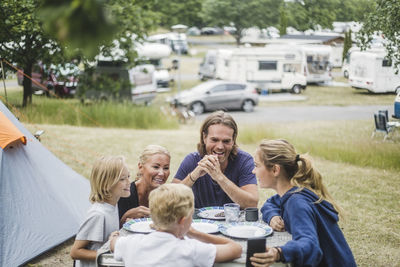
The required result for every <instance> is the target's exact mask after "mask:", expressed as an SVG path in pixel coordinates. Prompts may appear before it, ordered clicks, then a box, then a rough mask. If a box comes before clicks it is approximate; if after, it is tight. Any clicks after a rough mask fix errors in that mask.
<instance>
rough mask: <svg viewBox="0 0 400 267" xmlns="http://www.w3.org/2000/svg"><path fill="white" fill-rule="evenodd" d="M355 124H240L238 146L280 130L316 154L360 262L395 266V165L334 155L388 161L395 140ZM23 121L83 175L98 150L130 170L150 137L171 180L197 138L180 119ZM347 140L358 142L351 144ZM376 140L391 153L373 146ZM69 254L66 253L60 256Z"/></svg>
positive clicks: (194, 128)
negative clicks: (161, 124)
mask: <svg viewBox="0 0 400 267" xmlns="http://www.w3.org/2000/svg"><path fill="white" fill-rule="evenodd" d="M353 123H354V124H355V125H356V126H357V127H353V128H351V129H349V128H350V127H349V124H351V122H320V123H317V124H315V123H313V125H314V126H313V125H310V124H309V123H296V124H293V125H291V127H288V126H287V125H285V124H279V123H275V124H272V125H270V126H269V127H268V128H266V129H256V128H255V126H254V125H240V134H239V145H240V147H242V148H243V149H244V150H246V151H248V152H250V153H251V154H254V151H255V149H256V145H257V143H258V142H259V141H260V140H261V139H262V138H278V137H281V138H282V137H283V138H286V139H288V140H289V141H291V142H292V143H293V144H294V145H295V146H296V147H297V148H298V150H299V152H300V153H306V152H309V154H310V156H312V157H313V158H314V159H315V165H316V167H317V169H319V170H320V172H321V173H322V174H323V177H324V181H325V183H326V184H327V187H328V189H329V191H330V192H331V194H332V195H333V196H334V198H335V199H336V200H337V202H338V203H339V204H340V205H341V206H342V207H343V208H344V209H345V211H346V212H347V215H346V218H345V220H344V221H341V222H340V226H341V227H342V229H343V232H344V234H345V236H346V238H347V240H348V242H349V244H350V246H351V248H352V250H353V253H354V255H355V258H356V261H357V263H358V265H359V266H371V265H372V266H396V264H398V263H399V262H400V254H398V253H397V252H398V248H399V244H400V207H399V205H398V199H399V198H400V193H399V192H400V183H399V179H400V175H399V170H398V168H396V167H385V164H383V165H379V164H378V165H376V166H374V165H373V164H369V163H363V164H359V163H358V162H353V163H352V162H351V160H349V159H348V158H347V157H341V156H340V155H345V154H346V149H347V150H349V151H353V150H354V151H357V153H358V154H357V155H355V156H354V157H355V158H362V156H363V154H366V158H368V155H369V154H368V153H370V154H373V151H374V150H376V149H378V152H377V153H378V154H379V155H378V156H377V158H380V161H382V162H386V161H387V162H391V160H392V157H393V156H395V157H397V158H399V154H400V144H399V143H394V142H387V143H385V144H382V142H381V141H379V140H378V139H376V140H371V139H370V138H369V134H370V133H371V130H372V128H371V127H372V126H371V125H370V122H367V121H357V122H353ZM318 125H319V126H320V127H318ZM27 127H28V128H29V130H30V131H31V132H34V131H36V130H38V129H43V130H45V134H44V136H43V137H42V143H43V144H44V145H45V146H46V147H48V148H49V150H51V151H52V152H53V153H55V154H56V155H57V156H58V157H59V158H60V159H62V160H63V161H64V162H65V163H66V164H68V165H69V166H71V167H72V168H73V169H74V170H76V171H77V172H78V173H81V174H82V175H83V176H85V177H88V176H89V173H90V169H91V166H92V164H93V162H94V160H95V159H96V158H97V157H99V156H100V155H104V154H122V155H124V156H125V157H126V158H127V163H128V166H129V168H130V169H131V171H132V173H136V171H137V161H138V155H139V153H140V151H141V150H142V149H143V148H144V147H145V146H146V145H148V144H160V145H163V146H165V147H167V148H168V149H169V150H170V152H171V155H172V161H171V176H170V179H172V177H173V175H174V174H175V172H176V170H177V168H178V167H179V164H180V162H181V160H182V159H183V157H184V156H185V155H186V154H187V153H189V152H191V151H193V150H195V147H196V143H197V142H198V138H199V137H198V128H199V123H196V124H195V125H185V126H181V127H180V128H179V130H134V129H106V128H94V127H75V126H66V125H64V126H56V125H33V124H29V125H27ZM268 129H272V130H268ZM317 137H318V138H317ZM313 140H314V141H315V145H313ZM356 141H357V142H356ZM352 142H356V144H354V146H352V145H351V143H352ZM370 143H372V145H371V144H370ZM380 145H383V146H384V148H386V149H387V150H388V151H391V152H390V153H385V151H379V147H380ZM315 147H319V149H315ZM334 148H336V150H335V149H334ZM358 148H363V149H358ZM340 150H344V151H342V152H340ZM338 151H339V152H338ZM354 153H355V152H354ZM361 161H363V160H361ZM398 162H399V161H397V163H398ZM133 176H134V175H133ZM272 194H273V192H272V191H271V190H264V189H260V202H259V206H261V205H262V203H263V202H264V201H265V200H266V198H267V197H269V196H271V195H272ZM378 224H379V225H378ZM70 245H71V243H66V244H65V245H64V247H62V249H61V251H63V252H60V249H59V250H54V251H53V252H52V253H48V254H46V256H45V257H41V258H39V259H37V260H36V261H34V262H33V263H35V264H38V266H40V265H41V264H45V263H46V262H47V261H49V260H51V259H54V257H55V258H57V257H60V254H63V253H64V254H65V251H68V249H69V247H70ZM68 260H69V259H68V257H66V259H64V261H68ZM66 266H67V265H66ZM397 266H398V265H397Z"/></svg>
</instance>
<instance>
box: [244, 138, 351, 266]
mask: <svg viewBox="0 0 400 267" xmlns="http://www.w3.org/2000/svg"><path fill="white" fill-rule="evenodd" d="M255 165H256V166H255V168H254V170H253V173H254V174H256V176H257V178H258V179H259V180H260V187H262V188H271V189H274V190H275V191H276V192H277V193H278V194H276V195H274V196H272V197H271V198H269V199H268V200H267V201H266V202H265V204H264V206H263V207H262V208H261V212H262V215H263V220H264V221H265V222H267V223H269V224H270V226H271V227H272V228H273V229H274V230H275V231H284V230H285V229H286V230H287V231H288V232H289V233H291V234H292V237H293V240H291V241H289V242H288V243H286V244H285V245H284V246H281V247H273V248H269V249H268V250H267V252H265V253H255V254H254V256H253V257H251V258H250V260H251V261H252V263H253V265H254V266H269V265H270V264H272V263H274V262H276V261H283V262H291V263H292V264H293V265H294V266H327V267H336V266H341V267H345V266H347V267H354V266H356V263H355V261H354V257H353V254H352V252H351V250H350V247H349V245H348V244H347V242H346V239H345V238H344V235H343V233H342V231H341V230H340V227H339V225H338V221H339V216H338V215H339V212H340V209H339V207H338V206H337V205H336V203H335V201H334V200H333V198H332V197H331V196H330V194H329V193H328V190H327V189H326V187H325V185H324V184H323V183H322V177H321V174H320V173H319V172H318V171H317V170H316V169H315V168H314V167H313V165H312V163H311V161H310V160H309V159H308V158H307V157H306V156H304V155H299V154H297V153H296V151H295V149H294V147H293V146H292V145H291V144H289V143H288V142H287V141H285V140H263V141H262V142H261V144H260V145H259V147H258V149H257V152H256V156H255Z"/></svg>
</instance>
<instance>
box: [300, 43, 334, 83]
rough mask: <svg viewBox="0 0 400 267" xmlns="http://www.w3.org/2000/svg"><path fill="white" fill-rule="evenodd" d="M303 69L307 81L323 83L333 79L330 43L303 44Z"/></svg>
mask: <svg viewBox="0 0 400 267" xmlns="http://www.w3.org/2000/svg"><path fill="white" fill-rule="evenodd" d="M299 47H300V48H301V51H302V71H303V73H304V76H306V78H307V83H322V82H328V81H331V80H332V76H331V65H330V61H329V59H330V55H331V50H332V48H331V47H330V46H328V45H313V44H307V45H301V46H299Z"/></svg>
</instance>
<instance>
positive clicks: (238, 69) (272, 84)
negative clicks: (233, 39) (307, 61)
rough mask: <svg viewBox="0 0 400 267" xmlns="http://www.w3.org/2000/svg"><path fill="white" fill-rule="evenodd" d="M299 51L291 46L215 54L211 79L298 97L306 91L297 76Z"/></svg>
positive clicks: (300, 53) (240, 49) (300, 56)
mask: <svg viewBox="0 0 400 267" xmlns="http://www.w3.org/2000/svg"><path fill="white" fill-rule="evenodd" d="M301 63H302V52H301V50H300V49H296V48H294V47H290V48H288V47H282V46H268V47H254V48H253V47H243V48H236V49H232V50H230V51H227V50H225V51H221V53H217V59H216V70H215V77H216V78H219V79H224V80H229V81H240V82H249V83H252V84H254V85H255V86H256V87H257V88H258V90H259V91H261V92H269V91H274V90H290V91H292V92H293V93H296V94H299V93H300V92H301V89H305V88H306V84H307V82H306V78H305V77H304V75H303V74H302V73H301Z"/></svg>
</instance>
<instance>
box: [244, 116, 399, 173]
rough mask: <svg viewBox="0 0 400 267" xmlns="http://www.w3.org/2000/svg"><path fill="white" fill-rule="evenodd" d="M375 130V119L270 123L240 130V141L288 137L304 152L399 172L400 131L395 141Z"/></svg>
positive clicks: (333, 159)
mask: <svg viewBox="0 0 400 267" xmlns="http://www.w3.org/2000/svg"><path fill="white" fill-rule="evenodd" d="M373 130H374V125H373V122H372V121H369V120H368V121H339V122H333V121H327V122H297V123H293V122H292V123H290V124H280V123H271V124H268V126H264V127H263V126H261V127H260V126H257V127H256V126H247V127H245V128H244V129H241V132H240V135H239V140H240V142H242V143H244V144H253V143H259V142H260V141H261V140H262V139H264V138H267V139H276V138H285V139H287V140H289V141H290V142H291V143H293V144H294V145H295V147H297V149H298V151H299V152H301V153H310V154H312V155H315V156H318V157H321V158H324V159H327V160H331V161H334V162H341V163H347V164H352V165H356V166H360V167H375V168H379V169H382V170H396V171H400V164H399V163H400V137H399V135H400V134H399V133H398V132H399V131H396V132H394V133H393V134H392V135H391V138H392V142H390V141H388V142H383V141H382V139H383V136H382V135H380V134H377V135H376V137H375V138H371V133H372V132H373Z"/></svg>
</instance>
